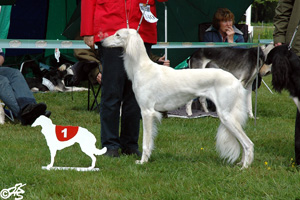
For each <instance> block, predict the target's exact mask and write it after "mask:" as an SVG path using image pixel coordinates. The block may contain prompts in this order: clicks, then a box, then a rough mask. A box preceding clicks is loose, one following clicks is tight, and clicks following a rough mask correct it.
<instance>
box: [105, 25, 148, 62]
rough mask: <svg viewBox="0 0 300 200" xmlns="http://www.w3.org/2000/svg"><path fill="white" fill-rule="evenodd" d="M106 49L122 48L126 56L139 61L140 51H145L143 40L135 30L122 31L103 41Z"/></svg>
mask: <svg viewBox="0 0 300 200" xmlns="http://www.w3.org/2000/svg"><path fill="white" fill-rule="evenodd" d="M102 45H103V46H104V47H122V48H123V49H124V53H125V56H129V57H131V58H133V59H138V57H139V56H138V55H139V54H140V51H141V50H143V49H145V46H144V42H143V39H142V38H141V37H140V35H139V33H138V32H137V31H136V30H135V29H126V28H124V29H120V30H118V31H117V32H116V33H115V34H114V35H112V36H109V37H108V38H106V39H104V40H103V41H102Z"/></svg>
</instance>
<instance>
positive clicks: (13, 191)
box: [0, 183, 26, 200]
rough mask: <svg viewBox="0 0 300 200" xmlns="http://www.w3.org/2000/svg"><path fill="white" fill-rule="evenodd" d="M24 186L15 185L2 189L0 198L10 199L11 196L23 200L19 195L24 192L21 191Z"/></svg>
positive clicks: (20, 184)
mask: <svg viewBox="0 0 300 200" xmlns="http://www.w3.org/2000/svg"><path fill="white" fill-rule="evenodd" d="M25 185H26V184H22V183H17V184H16V185H15V186H14V187H11V188H8V189H3V190H1V192H0V197H1V198H2V199H8V198H9V197H11V195H14V196H15V199H17V200H18V199H23V196H22V195H21V194H24V193H25V191H24V190H23V189H21V187H23V186H25Z"/></svg>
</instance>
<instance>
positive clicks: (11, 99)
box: [0, 68, 21, 116]
mask: <svg viewBox="0 0 300 200" xmlns="http://www.w3.org/2000/svg"><path fill="white" fill-rule="evenodd" d="M1 71H2V70H1V68H0V74H1ZM0 99H1V100H2V101H3V102H4V103H5V105H6V106H8V108H9V109H10V110H11V111H12V113H13V114H14V115H15V116H18V114H19V113H20V111H21V109H20V107H19V105H18V102H17V100H16V97H15V94H14V91H13V89H12V87H11V85H10V84H9V80H8V79H7V78H6V77H5V76H2V75H0Z"/></svg>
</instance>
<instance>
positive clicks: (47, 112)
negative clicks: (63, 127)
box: [44, 110, 51, 118]
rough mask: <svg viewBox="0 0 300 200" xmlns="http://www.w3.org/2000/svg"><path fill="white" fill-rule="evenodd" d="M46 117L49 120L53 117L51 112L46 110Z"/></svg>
mask: <svg viewBox="0 0 300 200" xmlns="http://www.w3.org/2000/svg"><path fill="white" fill-rule="evenodd" d="M44 115H45V116H46V117H48V118H49V117H50V116H51V111H49V110H46V111H45V113H44Z"/></svg>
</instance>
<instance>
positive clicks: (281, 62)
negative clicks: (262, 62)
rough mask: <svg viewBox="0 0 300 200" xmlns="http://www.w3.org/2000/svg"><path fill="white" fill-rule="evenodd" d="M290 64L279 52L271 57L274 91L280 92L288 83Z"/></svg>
mask: <svg viewBox="0 0 300 200" xmlns="http://www.w3.org/2000/svg"><path fill="white" fill-rule="evenodd" d="M289 69H290V62H289V59H288V57H287V56H286V55H283V54H281V53H280V52H278V53H276V54H274V55H273V59H272V70H271V71H272V85H273V88H274V90H276V91H277V92H281V90H283V89H284V88H285V87H286V85H287V84H288V82H289Z"/></svg>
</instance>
